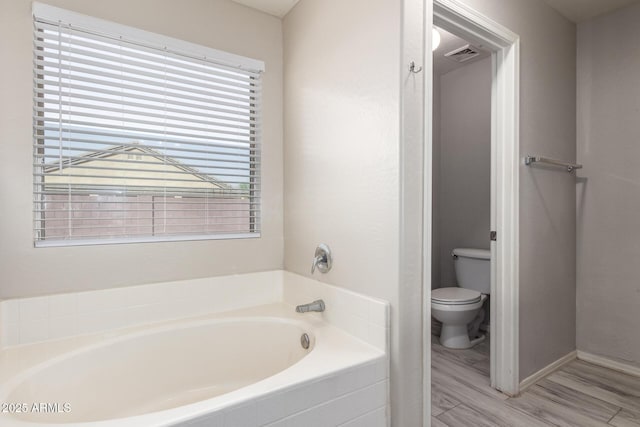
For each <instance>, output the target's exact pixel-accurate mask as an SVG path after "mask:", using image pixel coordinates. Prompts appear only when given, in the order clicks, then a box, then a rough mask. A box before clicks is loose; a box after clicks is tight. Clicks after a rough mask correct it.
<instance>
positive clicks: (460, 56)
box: [444, 44, 480, 62]
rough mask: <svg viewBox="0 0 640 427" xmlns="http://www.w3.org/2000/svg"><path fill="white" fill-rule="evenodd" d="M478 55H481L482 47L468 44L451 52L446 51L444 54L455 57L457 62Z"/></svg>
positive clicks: (450, 57)
mask: <svg viewBox="0 0 640 427" xmlns="http://www.w3.org/2000/svg"><path fill="white" fill-rule="evenodd" d="M478 55H480V49H478V48H477V47H475V46H471V45H470V44H467V45H464V46H462V47H459V48H458V49H455V50H452V51H451V52H449V53H446V54H445V55H444V56H446V57H447V58H449V59H453V60H454V61H456V62H465V61H468V60H470V59H471V58H475V57H476V56H478Z"/></svg>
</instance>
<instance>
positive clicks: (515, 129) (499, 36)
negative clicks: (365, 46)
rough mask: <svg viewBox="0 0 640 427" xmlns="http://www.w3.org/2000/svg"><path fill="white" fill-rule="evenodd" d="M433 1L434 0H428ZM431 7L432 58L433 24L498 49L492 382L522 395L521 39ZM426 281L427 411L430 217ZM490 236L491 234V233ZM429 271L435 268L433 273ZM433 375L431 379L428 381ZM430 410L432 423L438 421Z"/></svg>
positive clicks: (467, 11) (446, 3)
mask: <svg viewBox="0 0 640 427" xmlns="http://www.w3.org/2000/svg"><path fill="white" fill-rule="evenodd" d="M427 3H430V2H427ZM429 6H430V5H427V7H426V8H425V10H426V20H425V22H426V23H427V25H426V37H425V40H426V46H427V49H426V51H425V55H431V46H432V40H431V39H432V25H435V26H437V27H440V28H443V29H444V30H446V31H448V32H450V33H452V34H455V35H456V36H459V37H461V38H463V39H464V40H467V41H469V42H470V43H471V44H473V45H475V46H479V47H481V48H483V49H486V50H487V51H489V52H490V54H491V155H490V162H491V173H490V186H491V191H490V193H491V197H490V230H491V231H492V232H495V240H492V241H490V252H491V309H490V313H491V316H490V332H489V335H490V337H491V340H490V377H491V381H490V383H491V387H493V388H495V389H498V390H500V391H502V392H503V393H505V394H507V395H512V396H513V395H517V394H518V392H519V372H518V320H519V319H518V203H519V201H518V171H519V166H520V161H519V123H518V118H519V109H518V106H519V99H518V98H519V67H518V66H519V38H518V36H517V35H516V34H514V33H512V32H511V31H509V30H508V29H506V28H504V27H503V26H501V25H499V24H497V23H495V22H493V21H492V20H490V19H487V18H486V17H484V16H482V15H481V14H479V13H478V12H476V11H475V10H473V9H471V8H469V7H468V6H466V5H464V4H462V3H460V2H458V1H456V0H434V1H433V8H430V7H429ZM425 86H426V95H427V96H426V100H427V101H426V108H425V157H424V172H425V173H424V176H425V182H424V189H425V190H424V191H425V198H424V200H425V202H424V203H425V206H424V209H425V212H431V211H432V209H433V203H432V196H433V179H432V175H431V171H432V167H433V138H432V133H433V126H432V117H433V96H432V94H433V69H432V67H428V69H427V75H426V76H425ZM424 217H425V221H424V224H423V230H424V248H423V253H424V260H423V262H424V263H425V266H427V267H426V268H425V269H424V270H425V275H424V278H423V295H425V298H424V301H425V303H424V307H423V313H424V318H425V336H424V337H423V341H424V354H425V381H424V396H425V402H424V403H425V408H430V405H431V390H430V389H431V378H430V372H429V369H430V367H431V360H430V359H431V358H430V352H431V346H430V339H431V330H430V327H429V326H430V318H431V304H430V303H431V286H432V280H431V274H430V272H431V263H432V241H433V231H434V230H433V228H432V224H431V215H424ZM487 240H489V235H487ZM426 272H428V273H426ZM427 377H428V378H427ZM430 412H431V411H430V410H429V411H425V413H426V414H425V415H426V416H425V425H428V423H429V422H430V418H429V417H430Z"/></svg>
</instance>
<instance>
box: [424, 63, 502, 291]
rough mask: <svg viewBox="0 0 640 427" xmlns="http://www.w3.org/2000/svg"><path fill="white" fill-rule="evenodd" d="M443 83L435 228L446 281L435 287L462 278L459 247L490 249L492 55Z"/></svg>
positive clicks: (441, 271) (437, 140) (442, 78)
mask: <svg viewBox="0 0 640 427" xmlns="http://www.w3.org/2000/svg"><path fill="white" fill-rule="evenodd" d="M439 87H440V90H439V92H440V94H439V95H440V99H439V104H436V103H435V102H434V109H438V110H439V118H440V125H439V138H435V137H434V141H433V144H434V162H435V163H437V164H438V172H439V173H438V177H437V178H436V179H435V181H436V182H437V186H436V187H435V188H436V191H435V193H436V197H437V201H436V203H435V204H434V209H435V210H436V211H437V214H435V216H436V218H437V222H435V221H434V227H436V230H434V232H437V234H438V248H437V251H438V255H437V258H438V259H437V261H439V263H440V264H439V280H440V281H439V282H437V283H434V284H432V286H433V287H434V288H437V287H447V286H453V285H455V284H456V283H457V281H456V277H455V271H454V264H453V259H452V258H451V251H452V250H453V249H454V248H480V249H489V228H490V216H491V58H490V57H489V58H485V59H482V60H479V61H476V62H473V63H471V64H468V65H465V66H463V67H460V68H458V69H455V70H453V71H451V72H449V73H446V74H444V75H442V76H440V79H439ZM434 92H435V91H434ZM438 107H439V108H438ZM436 146H437V147H436ZM436 155H439V157H436ZM434 262H436V260H435V259H434Z"/></svg>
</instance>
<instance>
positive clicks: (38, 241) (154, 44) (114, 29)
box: [32, 2, 265, 247]
mask: <svg viewBox="0 0 640 427" xmlns="http://www.w3.org/2000/svg"><path fill="white" fill-rule="evenodd" d="M32 14H33V22H34V38H35V37H36V33H35V25H36V21H44V22H48V23H59V24H61V25H62V24H63V25H65V26H68V27H69V28H72V29H74V30H78V31H84V32H87V33H90V34H93V35H97V36H103V37H108V38H112V39H117V38H121V39H122V40H126V41H127V42H128V43H132V44H137V45H139V46H141V47H144V48H146V49H154V50H157V51H159V52H160V51H164V52H167V53H170V54H173V55H178V56H181V57H184V58H189V59H191V60H197V61H208V62H211V63H214V64H217V65H220V66H225V67H231V68H235V69H238V70H241V71H248V72H252V73H258V74H262V73H263V72H264V71H265V65H264V62H263V61H260V60H256V59H252V58H247V57H244V56H240V55H235V54H232V53H229V52H224V51H221V50H217V49H213V48H210V47H206V46H201V45H198V44H194V43H190V42H187V41H184V40H179V39H175V38H172V37H168V36H164V35H161V34H156V33H151V32H148V31H144V30H141V29H138V28H134V27H130V26H126V25H121V24H117V23H114V22H110V21H106V20H102V19H99V18H94V17H91V16H87V15H82V14H79V13H76V12H72V11H68V10H65V9H61V8H57V7H54V6H50V5H46V4H42V3H38V2H34V3H33V4H32ZM35 41H36V40H35V39H34V48H33V53H34V61H35V59H36V57H37V48H36V47H35ZM33 71H34V76H36V75H38V66H37V65H36V64H35V62H34V66H33ZM37 84H38V83H37V82H34V123H33V130H34V134H33V139H34V153H33V158H34V160H35V159H36V156H37V150H39V149H42V150H44V148H38V141H44V131H42V134H40V133H39V132H40V131H39V130H38V129H37V128H38V126H37V124H38V116H37V115H36V113H35V110H37V109H38V105H40V107H42V105H41V104H38V101H39V98H38V97H37V94H38V86H36V85H37ZM259 87H261V82H260V85H259ZM251 99H252V100H255V99H256V98H251ZM251 108H259V109H260V110H257V111H256V110H250V111H251V114H254V113H255V114H256V115H257V117H261V113H262V111H261V104H251ZM38 114H40V113H38ZM258 122H259V120H258ZM261 139H262V138H261V129H260V128H259V123H258V125H257V127H254V126H251V131H250V138H249V140H250V144H249V156H248V158H249V163H250V165H251V166H254V165H255V168H254V169H252V168H250V172H249V181H248V183H249V188H248V191H249V204H248V206H249V214H248V215H249V224H248V232H239V233H223V234H213V233H215V232H213V233H212V232H209V233H212V234H205V233H207V232H206V230H204V229H203V231H202V234H176V235H156V236H154V235H148V236H144V235H138V236H133V237H98V238H76V239H73V238H69V237H61V238H55V239H51V240H47V239H46V237H45V238H40V236H39V235H38V231H37V230H38V228H39V226H38V225H37V224H39V223H43V222H44V221H45V219H43V217H42V215H43V213H44V209H37V207H36V206H37V204H38V203H42V200H39V194H38V193H39V191H38V189H43V188H44V184H43V177H42V176H40V177H39V176H37V172H36V171H37V169H38V168H40V169H41V170H44V166H43V165H38V164H37V162H35V161H34V166H33V168H34V181H33V203H34V210H33V215H34V217H33V222H32V223H33V224H34V226H33V227H34V236H33V239H34V246H35V247H52V246H84V245H110V244H123V243H149V242H166V241H170V242H175V241H198V240H227V239H247V238H260V237H261V231H260V224H261V220H262V209H261V204H262V188H261V187H258V188H257V189H256V185H259V183H260V182H261V157H262V156H261V145H262V144H261V142H262V141H261ZM41 173H42V172H41ZM256 183H257V184H256ZM40 192H42V191H40ZM69 194H71V192H69ZM40 229H43V226H40ZM218 233H220V232H218Z"/></svg>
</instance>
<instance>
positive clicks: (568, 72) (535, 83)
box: [463, 0, 576, 379]
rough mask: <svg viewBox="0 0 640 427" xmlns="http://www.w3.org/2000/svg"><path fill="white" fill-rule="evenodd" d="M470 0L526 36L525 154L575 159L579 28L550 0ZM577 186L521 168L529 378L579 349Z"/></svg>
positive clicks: (562, 176)
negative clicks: (576, 346)
mask: <svg viewBox="0 0 640 427" xmlns="http://www.w3.org/2000/svg"><path fill="white" fill-rule="evenodd" d="M463 2H464V3H465V4H467V5H468V6H470V7H472V8H474V9H476V10H477V11H479V12H480V13H482V14H483V15H485V16H487V17H489V18H491V19H492V20H494V21H496V22H498V23H500V24H502V25H504V26H505V27H507V28H509V29H510V30H512V31H513V32H515V33H517V34H518V35H519V36H520V43H521V44H520V46H521V58H520V70H521V73H520V153H521V154H522V155H523V156H524V155H526V154H529V153H530V154H536V155H544V156H548V157H556V158H560V159H569V160H572V159H574V158H575V154H576V151H575V141H576V129H575V126H574V120H575V111H576V90H575V81H576V80H575V79H576V67H575V64H576V62H575V50H576V43H575V39H576V27H575V25H574V24H573V23H571V22H569V21H568V20H567V19H565V18H564V17H562V16H561V15H560V14H559V13H558V12H556V11H555V10H554V9H552V8H551V7H550V6H548V5H547V4H546V3H544V2H543V1H534V0H509V1H504V0H463ZM575 191H576V190H575V178H574V177H573V175H571V174H568V173H566V172H562V171H560V170H558V169H543V168H535V169H534V168H529V167H526V166H524V165H522V166H521V169H520V378H521V379H524V378H526V377H528V376H529V375H531V374H532V373H534V372H536V371H538V370H539V369H541V368H543V367H545V366H546V365H548V364H550V363H552V362H554V361H555V360H557V359H559V358H560V357H562V356H564V355H566V354H567V353H569V352H571V351H573V350H574V349H575V339H576V338H575V337H576V334H575V330H576V321H575V318H576V317H575V300H576V292H575V278H576V276H575V268H576V267H575V266H576V258H575V253H576V250H575V245H576V238H575V236H576V234H575V225H576V216H575V212H576V211H575V204H574V203H573V200H575ZM498 238H500V236H498Z"/></svg>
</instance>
